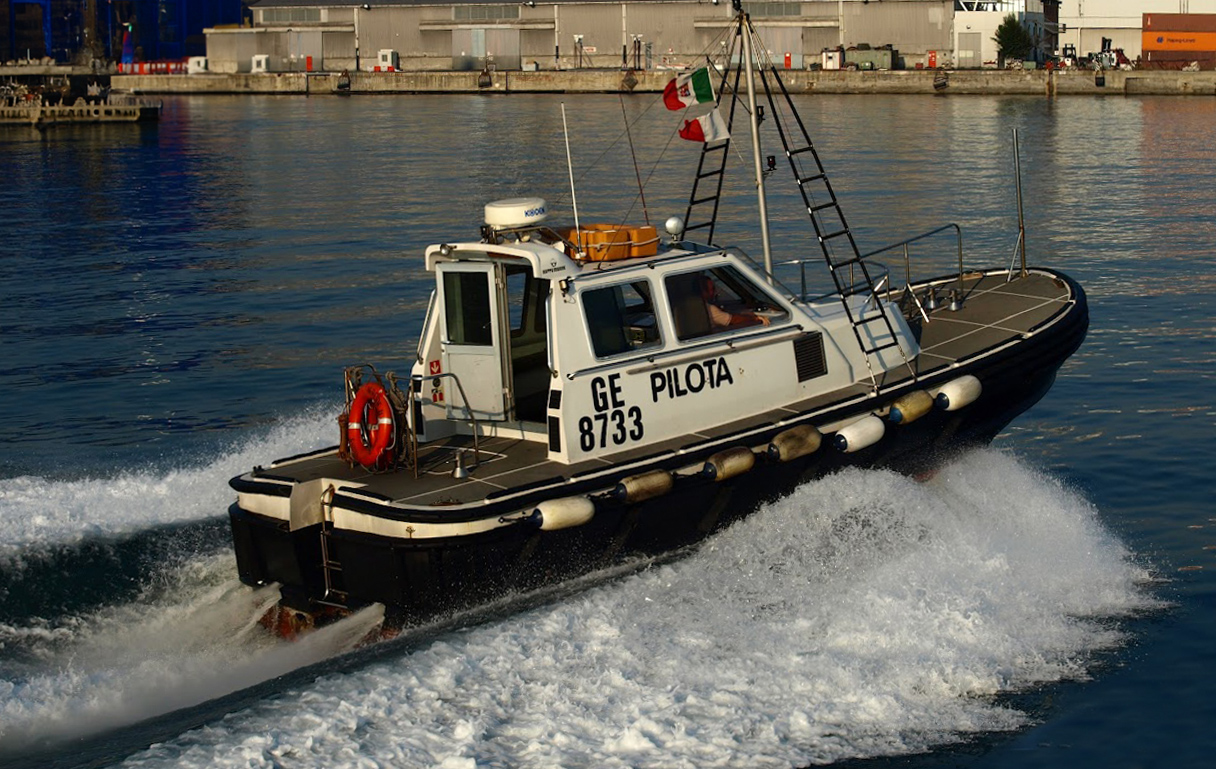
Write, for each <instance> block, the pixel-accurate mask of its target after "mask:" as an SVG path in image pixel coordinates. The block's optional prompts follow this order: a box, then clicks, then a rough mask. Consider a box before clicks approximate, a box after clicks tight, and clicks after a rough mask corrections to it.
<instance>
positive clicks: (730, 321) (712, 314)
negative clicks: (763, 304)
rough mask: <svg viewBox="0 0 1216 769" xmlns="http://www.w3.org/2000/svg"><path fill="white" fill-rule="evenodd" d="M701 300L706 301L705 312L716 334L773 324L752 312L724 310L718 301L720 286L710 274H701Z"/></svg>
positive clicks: (764, 317)
mask: <svg viewBox="0 0 1216 769" xmlns="http://www.w3.org/2000/svg"><path fill="white" fill-rule="evenodd" d="M701 298H702V299H703V300H704V301H705V310H706V312H708V313H709V322H710V325H711V326H713V331H715V332H717V331H722V330H723V329H728V328H739V327H741V326H755V325H756V324H759V325H761V326H767V325H769V323H770V322H771V321H770V320H769V319H768V317H766V316H764V315H760V314H758V313H755V312H752V311H750V310H746V311H744V312H735V313H732V312H729V311H727V310H725V309H723V308H722V305H721V302H719V300H718V284H717V283H716V282H715V281H714V279H713V276H712V275H710V274H709V273H702V274H701Z"/></svg>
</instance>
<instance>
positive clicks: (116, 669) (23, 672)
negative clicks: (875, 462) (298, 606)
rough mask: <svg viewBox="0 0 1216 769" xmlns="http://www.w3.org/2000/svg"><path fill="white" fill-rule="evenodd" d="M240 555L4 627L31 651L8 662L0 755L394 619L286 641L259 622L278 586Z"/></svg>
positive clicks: (256, 676)
mask: <svg viewBox="0 0 1216 769" xmlns="http://www.w3.org/2000/svg"><path fill="white" fill-rule="evenodd" d="M231 561H232V559H231V556H228V555H222V556H209V557H202V558H198V559H196V560H194V561H192V562H191V563H189V564H187V565H185V566H184V567H183V568H181V569H179V570H177V571H175V572H172V573H168V574H166V575H164V579H163V581H162V582H161V583H159V584H157V585H154V586H151V587H149V589H148V590H147V591H145V593H144V595H143V596H141V597H140V599H139V600H137V601H135V602H133V603H131V604H127V605H123V606H117V607H110V608H106V609H102V610H99V611H97V612H94V613H92V614H90V615H87V616H82V617H75V618H68V619H65V620H62V621H61V622H60V623H59V624H57V625H55V626H50V625H48V624H46V623H41V622H39V623H36V624H33V625H31V626H30V627H13V626H0V648H3V647H5V646H11V647H17V650H18V651H20V656H21V657H22V658H25V659H27V660H31V661H30V662H26V663H25V664H20V665H19V664H14V663H13V662H11V661H10V662H9V663H8V664H7V665H4V666H0V670H2V669H3V668H5V667H7V668H9V669H8V670H4V675H3V677H0V755H3V754H4V753H11V752H14V751H21V750H22V749H27V748H28V747H30V746H32V745H36V744H47V743H55V742H59V741H62V740H64V739H68V738H74V737H82V736H87V735H91V734H94V733H98V732H102V731H105V730H107V729H112V728H115V727H119V726H124V725H127V724H132V723H135V722H137V721H140V720H143V719H145V718H149V717H152V716H156V715H159V714H162V713H167V712H170V711H173V710H177V709H180V708H183V707H187V706H190V705H195V704H198V703H201V702H206V701H208V700H211V699H214V698H216V697H220V696H222V695H225V694H229V693H231V692H234V691H237V690H240V689H244V688H247V687H249V686H253V685H255V684H257V683H260V682H262V681H266V680H268V679H270V678H274V677H275V676H279V675H282V674H284V673H287V672H289V671H291V670H294V669H296V668H299V667H302V666H305V665H310V664H313V663H315V662H318V661H320V660H324V659H327V658H329V657H332V656H333V655H335V654H339V653H341V652H343V651H346V650H348V649H350V648H351V647H352V646H353V645H354V644H355V643H356V642H357V641H359V640H360V639H361V638H362V637H363V636H365V635H366V633H367V632H368V631H370V630H371V629H373V628H374V627H375V626H376V625H377V624H378V623H379V622H380V620H382V619H383V612H382V610H380V609H379V608H376V609H370V610H367V611H365V612H363V613H361V614H360V615H357V616H355V617H352V618H350V619H348V620H346V621H344V622H343V623H338V624H335V625H331V626H329V627H327V628H325V629H324V630H322V631H318V632H317V633H314V634H312V635H310V636H308V637H307V638H306V639H305V640H304V641H303V642H301V643H286V642H280V641H277V640H276V639H273V638H272V637H271V636H270V635H269V634H267V633H265V632H264V631H262V630H261V629H260V628H258V627H257V620H258V618H259V617H261V616H262V614H263V613H264V612H265V610H266V609H268V608H270V606H272V605H273V604H274V603H275V602H276V601H277V600H278V597H279V595H278V589H277V588H275V587H267V588H261V589H257V590H254V589H251V588H247V587H245V586H243V585H240V584H239V583H237V582H236V580H235V575H234V574H233V568H232V562H231ZM10 651H11V650H10Z"/></svg>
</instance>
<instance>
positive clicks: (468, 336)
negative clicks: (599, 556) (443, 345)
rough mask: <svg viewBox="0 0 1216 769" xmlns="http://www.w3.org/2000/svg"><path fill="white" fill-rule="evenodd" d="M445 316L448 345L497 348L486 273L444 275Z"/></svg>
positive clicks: (448, 273) (447, 273) (449, 273)
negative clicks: (492, 346) (492, 326)
mask: <svg viewBox="0 0 1216 769" xmlns="http://www.w3.org/2000/svg"><path fill="white" fill-rule="evenodd" d="M443 312H444V319H445V320H446V321H447V332H448V338H447V341H448V342H450V343H451V344H457V345H480V346H484V347H489V346H490V345H492V344H494V330H493V329H492V328H490V317H491V316H490V281H489V280H488V279H487V278H486V274H485V273H483V272H445V273H444V274H443Z"/></svg>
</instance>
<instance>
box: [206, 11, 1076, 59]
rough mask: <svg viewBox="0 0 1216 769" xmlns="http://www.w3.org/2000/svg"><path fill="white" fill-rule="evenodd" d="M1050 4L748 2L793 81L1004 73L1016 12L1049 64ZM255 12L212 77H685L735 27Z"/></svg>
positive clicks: (581, 15) (619, 15)
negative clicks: (806, 76)
mask: <svg viewBox="0 0 1216 769" xmlns="http://www.w3.org/2000/svg"><path fill="white" fill-rule="evenodd" d="M1048 2H1049V5H1050V6H1051V7H1052V8H1053V9H1054V8H1055V3H1054V0H1048ZM1043 6H1044V3H1043V1H1042V0H1010V1H1008V2H1005V1H1002V2H988V3H964V2H962V1H961V0H884V1H882V2H879V1H878V0H875V2H870V0H812V1H810V2H745V3H744V8H745V9H746V10H747V11H748V12H749V13H750V14H751V16H752V20H753V22H754V23H755V25H756V28H757V31H758V32H759V34H760V36H761V38H762V39H763V40H764V41H765V43H766V44H767V47H768V53H769V55H770V56H772V57H773V59H774V60H775V61H776V62H777V63H778V65H779V66H785V67H788V68H792V69H804V68H810V67H818V66H825V64H826V65H827V66H832V62H831V61H830V60H829V59H825V56H824V52H825V50H827V51H838V50H840V49H842V48H843V49H854V50H866V49H869V50H879V49H881V50H889V51H890V52H891V55H890V56H889V57H887V59H886V61H889V65H888V66H890V67H892V68H909V69H910V68H915V67H918V66H920V67H938V66H954V65H956V64H957V65H959V66H974V67H981V66H985V64H988V65H989V66H993V65H995V60H996V46H995V43H993V42H992V39H991V38H992V35H993V33H994V32H995V29H996V26H997V25H998V24H999V23H1000V21H1001V20H1002V19H1003V18H1004V15H1005V14H1007V13H1010V12H1013V13H1016V14H1018V15H1019V16H1020V17H1021V18H1022V19H1023V23H1025V24H1027V25H1028V26H1029V28H1030V29H1032V30H1034V31H1041V32H1043V35H1041V36H1040V40H1041V48H1040V52H1039V56H1038V58H1040V59H1042V58H1044V57H1045V56H1046V55H1048V54H1049V53H1051V48H1053V47H1054V37H1052V36H1049V35H1048V34H1047V29H1046V26H1045V23H1044V22H1045V15H1044V9H1043ZM250 10H251V11H252V15H253V18H252V25H251V26H250V27H248V28H241V29H214V30H208V32H207V58H208V62H207V66H208V69H209V71H212V72H250V71H254V72H257V71H267V72H288V71H305V70H308V69H309V68H311V69H312V70H313V71H321V70H326V71H341V70H344V69H345V70H351V71H354V70H364V71H368V70H374V69H375V68H377V67H379V68H381V69H382V70H383V69H388V68H390V67H391V68H394V69H408V70H469V69H474V70H477V69H483V68H487V67H489V68H492V69H504V70H512V69H514V70H519V69H537V70H545V69H577V68H599V67H632V68H636V69H654V68H664V67H670V68H682V67H685V66H688V65H690V64H693V63H695V62H697V61H699V60H703V59H702V58H701V57H703V56H704V55H705V53H706V52H709V53H713V47H714V46H717V45H721V46H725V44H726V43H725V41H722V40H721V39H720V38H721V36H722V33H723V30H725V29H726V28H727V27H728V25H729V23H730V17H731V10H730V3H729V0H721V2H716V0H624V1H621V0H616V1H615V2H608V1H605V0H525V2H518V0H511V1H510V2H497V3H495V2H477V3H470V2H443V3H439V2H434V1H433V0H426V1H422V0H377V1H376V2H367V3H352V2H345V3H343V2H334V0H257V1H256V2H253V3H251V4H250ZM875 60H876V61H879V62H882V61H883V59H882V58H881V57H876V59H875ZM837 63H838V61H837Z"/></svg>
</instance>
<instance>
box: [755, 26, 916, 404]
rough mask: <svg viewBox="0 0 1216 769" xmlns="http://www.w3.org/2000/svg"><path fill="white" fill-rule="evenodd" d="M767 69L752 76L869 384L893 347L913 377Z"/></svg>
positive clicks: (819, 166) (789, 104)
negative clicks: (786, 119) (855, 301)
mask: <svg viewBox="0 0 1216 769" xmlns="http://www.w3.org/2000/svg"><path fill="white" fill-rule="evenodd" d="M748 26H750V24H749V25H748ZM765 69H766V68H764V67H759V68H757V71H756V72H757V74H758V75H759V76H760V80H761V82H762V83H763V85H764V88H763V90H764V93H765V94H766V95H767V97H768V104H769V111H770V114H771V115H773V117H774V120H773V123H774V124H775V125H776V127H777V133H778V134H779V135H780V137H781V144H782V147H783V148H784V149H785V157H786V160H788V161H789V164H790V170H791V171H792V172H793V174H794V179H795V181H797V183H798V191H799V192H800V193H801V194H802V202H803V203H804V204H805V206H806V212H807V215H808V216H809V217H810V219H811V225H812V226H813V227H814V228H815V237H816V239H817V240H818V242H819V248H820V250H822V252H823V258H824V260H825V261H826V262H827V265H828V272H829V273H831V275H832V281H833V282H834V283H835V285H836V292H837V293H838V294H839V296H840V300H841V303H842V304H843V305H844V311H845V314H846V315H847V317H848V319H849V324H850V325H851V326H852V328H853V336H854V337H855V338H856V340H857V346H858V347H859V348H860V349H861V351H862V353H863V357H864V359H865V362H866V368H867V369H868V370H869V374H870V382H871V383H872V384H873V385H874V387H875V388H877V387H878V381H877V378H876V376H875V374H874V362H877V357H876V356H878V355H879V354H880V353H882V352H883V351H884V350H889V349H892V348H894V349H897V350H899V354H900V357H901V358H902V359H903V362H904V365H906V366H907V367H908V369H909V371H911V372H912V375H913V377H915V376H916V371H915V369H914V368H913V366H912V363H911V361H909V360H908V356H907V354H906V353H905V352H904V350H903V347H901V346H900V344H899V340H898V337H897V336H896V333H895V324H894V323H893V322H892V321H891V317H890V315H889V314H888V310H887V308H886V306H885V305H883V303H882V302H881V301H879V298H878V291H879V288H880V287H879V286H878V285H877V284H876V283H875V281H874V277H873V275H872V274H871V269H870V266H869V265H868V264H867V262H866V261H865V259H863V258H862V257H861V252H860V251H859V250H858V248H857V242H856V241H855V240H854V239H853V233H852V231H851V230H850V229H849V225H848V222H847V221H846V220H845V217H844V211H842V210H841V208H840V203H839V202H838V201H837V199H836V192H835V191H834V190H833V189H832V183H831V181H830V180H829V179H828V175H827V172H826V171H825V170H824V167H823V163H822V162H821V161H820V159H819V153H818V152H816V151H815V145H814V143H812V142H811V137H810V135H809V134H808V133H807V130H806V125H805V124H804V123H803V122H802V116H801V115H799V114H798V110H796V109H795V108H794V103H793V100H792V99H791V98H790V94H789V91H787V90H786V88H785V83H784V82H782V80H781V76H780V75H779V74H778V72H777V68H776V66H774V65H772V64H771V63H770V64H769V66H768V67H767V70H768V73H769V74H771V75H772V77H773V79H774V80H775V81H776V84H777V86H778V87H779V88H780V90H781V96H782V98H783V99H784V100H785V107H786V108H787V109H788V110H789V114H790V115H792V116H793V117H794V121H795V122H796V124H797V126H798V132H797V135H794V136H791V135H789V133H787V127H786V125H785V124H784V123H783V122H782V120H780V119H779V117H778V116H779V115H780V113H779V112H778V111H777V104H776V102H775V101H774V94H773V91H772V89H770V88H769V83H768V76H767V75H766V72H765ZM790 133H792V130H791V131H790ZM796 141H797V142H800V143H799V144H798V145H797V146H791V143H792V142H796ZM804 156H805V157H806V158H808V159H809V160H810V161H811V163H810V164H807V165H808V166H810V167H809V169H806V170H804V165H803V163H802V162H801V160H802V158H803V157H804ZM859 295H864V296H865V297H866V301H865V302H864V303H863V304H862V305H861V306H860V308H857V307H854V306H853V305H852V304H850V302H849V299H850V298H852V297H855V296H859ZM871 306H873V307H874V308H875V309H876V310H877V311H876V312H870V313H868V314H867V310H868V309H869V308H870V307H871ZM879 340H885V341H879Z"/></svg>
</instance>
